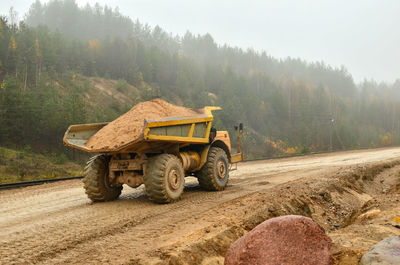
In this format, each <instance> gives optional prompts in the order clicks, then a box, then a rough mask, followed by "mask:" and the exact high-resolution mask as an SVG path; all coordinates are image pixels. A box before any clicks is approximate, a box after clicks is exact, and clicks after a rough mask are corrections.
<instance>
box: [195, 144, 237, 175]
mask: <svg viewBox="0 0 400 265" xmlns="http://www.w3.org/2000/svg"><path fill="white" fill-rule="evenodd" d="M214 146H215V147H219V148H221V149H223V150H224V151H225V153H226V155H227V156H228V160H229V163H230V162H231V153H230V152H229V148H228V147H227V146H226V144H225V143H224V142H223V141H220V140H217V141H214V142H213V143H211V144H209V145H206V146H204V148H203V149H202V150H201V151H200V164H199V166H198V167H197V168H196V169H195V171H197V170H200V169H201V168H202V167H203V166H204V164H205V163H206V162H207V156H208V151H210V148H211V147H214Z"/></svg>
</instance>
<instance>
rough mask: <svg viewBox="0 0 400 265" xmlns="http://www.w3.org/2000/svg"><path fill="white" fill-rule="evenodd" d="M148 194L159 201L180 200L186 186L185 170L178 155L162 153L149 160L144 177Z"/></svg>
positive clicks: (151, 198)
mask: <svg viewBox="0 0 400 265" xmlns="http://www.w3.org/2000/svg"><path fill="white" fill-rule="evenodd" d="M144 185H145V187H146V193H147V196H149V198H150V200H152V201H154V202H157V203H169V202H173V201H177V200H179V198H180V197H181V195H182V193H183V188H184V187H185V172H184V170H183V166H182V163H181V161H180V160H179V158H178V157H176V156H174V155H171V154H161V155H157V156H155V157H153V158H151V159H150V160H149V162H148V166H147V171H146V176H145V177H144Z"/></svg>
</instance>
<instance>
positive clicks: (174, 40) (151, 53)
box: [0, 0, 400, 159]
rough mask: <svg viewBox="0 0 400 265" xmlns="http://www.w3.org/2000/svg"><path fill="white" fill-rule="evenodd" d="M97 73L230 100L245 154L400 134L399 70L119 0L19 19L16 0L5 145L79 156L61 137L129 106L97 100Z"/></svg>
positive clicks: (1, 48) (4, 84)
mask: <svg viewBox="0 0 400 265" xmlns="http://www.w3.org/2000/svg"><path fill="white" fill-rule="evenodd" d="M266 48H267V47H266ZM88 78H100V79H105V80H116V81H115V82H116V84H117V85H116V86H117V87H116V89H118V91H120V92H121V93H124V90H126V87H128V86H129V87H134V88H136V90H135V91H136V92H135V93H130V94H129V97H130V98H131V100H132V102H133V103H137V102H139V101H143V100H149V99H152V98H158V97H160V98H163V99H166V100H168V101H170V102H172V103H175V104H178V105H184V106H186V107H194V108H198V107H203V106H205V105H216V106H221V107H222V109H223V110H222V111H220V112H218V113H216V114H217V117H216V122H215V127H217V128H218V129H225V128H226V129H228V130H229V131H230V133H232V134H233V132H234V131H233V126H234V125H235V124H237V123H239V122H243V123H244V125H245V134H244V138H243V146H244V151H245V155H246V157H247V158H260V157H271V156H282V155H290V154H298V153H309V152H318V151H328V150H345V149H354V148H369V147H381V146H391V145H399V144H400V116H399V114H400V79H399V80H397V81H396V82H394V83H392V84H389V83H377V82H375V81H373V80H364V81H363V82H361V83H357V84H356V83H355V82H354V80H353V78H352V76H351V73H349V72H348V71H347V70H346V68H345V67H340V68H335V67H332V66H330V65H329V64H326V63H324V62H322V61H321V62H306V61H304V60H301V59H299V58H284V59H277V58H274V57H273V55H270V54H267V53H266V52H263V51H256V50H253V49H242V48H238V47H231V46H229V45H228V44H224V45H221V44H218V43H216V42H215V41H214V39H213V37H212V36H211V35H210V34H205V35H196V34H193V33H190V32H186V34H184V35H183V36H177V35H173V34H171V33H167V32H165V31H164V30H163V29H162V28H161V27H159V26H154V27H152V26H149V25H148V24H146V23H144V22H140V21H138V20H132V19H131V18H129V17H127V16H124V15H123V14H122V13H121V12H120V11H119V10H118V8H114V9H113V8H110V7H108V6H101V5H99V4H95V5H94V6H91V5H86V6H84V7H80V6H78V4H77V3H76V1H75V0H51V1H49V2H47V3H41V2H40V1H39V0H37V1H36V2H35V3H34V4H32V6H31V7H30V10H29V11H28V13H27V14H25V16H24V18H23V19H22V20H19V19H18V15H17V14H16V13H15V11H13V10H12V9H11V10H10V14H8V15H5V16H2V17H1V18H0V84H1V88H0V125H1V126H0V146H5V147H9V148H14V149H24V148H28V149H30V150H33V151H34V152H38V153H57V154H63V155H65V156H67V157H68V158H69V159H75V154H74V152H72V151H71V150H68V149H67V148H65V147H64V146H63V144H62V137H63V134H64V132H65V130H66V128H67V127H68V125H70V124H76V123H87V122H91V123H92V122H100V121H109V120H112V119H114V118H116V117H117V116H118V115H120V114H122V113H124V112H125V111H127V110H128V109H129V108H130V107H132V106H128V105H126V104H125V105H124V104H122V103H121V104H120V105H118V103H117V101H116V102H114V103H113V107H112V108H111V109H110V108H105V107H104V106H103V105H102V104H101V102H93V98H89V97H88V96H87V95H88V93H89V92H88V91H90V90H93V89H94V88H93V85H92V84H91V83H90V82H89V81H88Z"/></svg>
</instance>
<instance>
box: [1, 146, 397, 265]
mask: <svg viewBox="0 0 400 265" xmlns="http://www.w3.org/2000/svg"><path fill="white" fill-rule="evenodd" d="M398 164H400V148H390V149H375V150H364V151H351V152H339V153H333V154H324V155H313V156H305V157H296V158H287V159H279V160H265V161H257V162H247V163H241V164H239V165H238V170H236V171H233V172H231V178H230V182H229V185H228V187H227V189H226V190H225V191H223V192H206V191H203V190H201V189H200V188H199V187H198V185H197V181H196V180H195V179H194V178H187V179H186V180H187V181H186V185H185V193H184V195H183V198H182V200H181V201H179V202H177V203H173V204H167V205H157V204H153V203H151V202H150V201H149V200H148V199H147V197H146V195H145V193H144V187H139V188H138V189H131V188H129V187H128V188H125V189H124V190H123V193H122V195H121V197H120V199H119V200H117V201H113V202H108V203H97V204H93V203H91V202H90V200H89V199H88V198H87V197H86V195H85V193H84V191H83V188H82V184H81V182H80V181H65V182H61V183H52V184H45V185H41V186H33V187H27V188H22V189H18V190H7V191H1V192H0V228H1V229H0V257H1V260H0V263H1V264H22V263H24V264H26V263H30V264H31V263H40V264H59V263H72V264H98V263H111V264H223V256H224V254H225V252H226V250H227V248H228V247H229V246H230V244H231V243H232V242H233V241H234V240H236V239H237V238H238V237H240V236H241V235H243V234H244V233H246V232H247V231H249V230H251V229H252V228H253V227H255V226H256V225H257V224H259V223H260V222H262V221H264V220H266V219H268V218H270V217H274V216H279V215H283V214H302V215H306V216H310V217H312V218H313V219H314V220H316V221H317V222H318V223H320V224H321V225H322V226H323V227H324V228H325V229H326V231H327V233H328V234H329V235H330V236H331V237H332V239H333V243H334V247H333V251H334V254H335V261H336V263H337V264H356V262H357V260H358V258H359V257H360V255H361V254H362V253H364V252H365V251H366V250H367V249H368V248H369V247H370V246H371V245H372V244H374V243H376V242H378V241H379V240H381V239H383V238H384V237H386V236H390V235H393V234H396V233H399V231H400V230H399V229H398V228H396V227H394V226H393V223H392V219H393V216H394V215H396V214H397V215H399V214H400V206H399V203H398V202H399V199H400V196H399V188H398V186H399V183H400V181H399V180H400V178H399V175H398V172H399V171H400V166H398ZM371 209H380V211H381V212H380V213H379V214H378V215H376V216H374V217H371V218H368V219H367V220H361V221H356V219H357V217H358V216H359V215H360V214H362V213H364V212H366V211H368V210H371ZM372 229H373V230H372Z"/></svg>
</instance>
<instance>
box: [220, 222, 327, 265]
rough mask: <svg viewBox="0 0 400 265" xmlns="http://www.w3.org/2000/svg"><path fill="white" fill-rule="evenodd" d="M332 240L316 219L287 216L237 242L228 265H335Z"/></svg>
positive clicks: (230, 251) (259, 228) (228, 259)
mask: <svg viewBox="0 0 400 265" xmlns="http://www.w3.org/2000/svg"><path fill="white" fill-rule="evenodd" d="M330 248H331V239H330V238H329V237H328V236H327V235H326V234H325V231H324V229H323V228H322V227H321V226H320V225H319V224H317V223H316V222H314V221H313V220H312V219H310V218H307V217H304V216H298V215H287V216H280V217H276V218H271V219H269V220H267V221H265V222H263V223H261V224H259V225H258V226H257V227H255V228H254V229H253V230H252V231H250V232H249V233H248V234H246V235H244V236H243V237H241V238H239V239H238V240H236V241H235V242H234V243H233V244H232V246H231V247H230V248H229V250H228V252H227V253H226V256H225V265H239V264H242V265H245V264H246V265H247V264H257V265H263V264H264V265H275V264H276V265H285V264H286V265H289V264H290V265H295V264H308V265H320V264H321V265H322V264H323V265H325V264H333V258H332V255H331V253H330Z"/></svg>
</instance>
